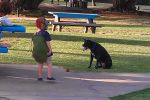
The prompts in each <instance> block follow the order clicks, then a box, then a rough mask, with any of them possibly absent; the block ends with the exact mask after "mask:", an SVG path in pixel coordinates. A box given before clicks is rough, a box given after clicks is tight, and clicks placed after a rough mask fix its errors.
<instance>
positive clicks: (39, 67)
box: [38, 64, 43, 78]
mask: <svg viewBox="0 0 150 100" xmlns="http://www.w3.org/2000/svg"><path fill="white" fill-rule="evenodd" d="M42 74H43V64H38V78H42Z"/></svg>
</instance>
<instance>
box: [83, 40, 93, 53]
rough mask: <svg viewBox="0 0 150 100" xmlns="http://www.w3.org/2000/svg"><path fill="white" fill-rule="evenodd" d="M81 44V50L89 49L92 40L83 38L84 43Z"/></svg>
mask: <svg viewBox="0 0 150 100" xmlns="http://www.w3.org/2000/svg"><path fill="white" fill-rule="evenodd" d="M82 46H83V51H84V50H87V49H91V47H92V41H91V40H87V39H84V43H83V45H82Z"/></svg>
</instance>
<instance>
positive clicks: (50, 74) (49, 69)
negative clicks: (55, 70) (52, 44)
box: [47, 64, 52, 78]
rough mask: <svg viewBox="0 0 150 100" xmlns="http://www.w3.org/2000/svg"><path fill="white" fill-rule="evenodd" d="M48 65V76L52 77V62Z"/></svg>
mask: <svg viewBox="0 0 150 100" xmlns="http://www.w3.org/2000/svg"><path fill="white" fill-rule="evenodd" d="M47 67H48V70H47V71H48V72H47V74H48V75H47V77H49V78H51V77H52V64H47Z"/></svg>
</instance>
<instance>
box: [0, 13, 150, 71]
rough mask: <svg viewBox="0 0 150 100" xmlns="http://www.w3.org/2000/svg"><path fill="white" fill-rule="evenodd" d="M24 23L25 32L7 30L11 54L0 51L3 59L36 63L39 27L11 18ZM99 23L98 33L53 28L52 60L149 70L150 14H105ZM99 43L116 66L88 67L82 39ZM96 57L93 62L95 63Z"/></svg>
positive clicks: (77, 66)
mask: <svg viewBox="0 0 150 100" xmlns="http://www.w3.org/2000/svg"><path fill="white" fill-rule="evenodd" d="M12 21H13V22H14V23H16V24H24V25H25V26H26V28H27V32H26V33H14V34H10V33H7V32H6V33H4V37H3V39H7V40H9V41H10V43H11V47H10V48H9V53H8V54H0V56H1V57H0V63H17V64H36V62H35V61H34V59H33V58H32V53H31V49H32V45H31V38H32V35H33V33H34V32H36V28H35V26H34V21H32V20H30V21H28V20H24V19H21V20H12ZM96 22H97V23H102V24H104V25H105V27H103V28H97V32H96V34H91V33H87V34H85V33H83V28H82V27H65V28H64V29H63V32H54V33H52V32H51V26H50V27H49V29H48V31H49V32H50V33H51V35H52V38H53V41H52V47H53V52H54V56H53V64H54V65H58V66H62V67H68V68H70V69H73V70H78V71H98V72H99V71H102V72H150V61H149V58H150V47H149V46H150V43H149V41H150V28H149V27H150V18H149V17H137V16H136V17H135V16H134V17H133V16H132V17H131V16H123V15H122V16H102V17H100V18H97V19H96ZM84 38H88V39H91V40H93V41H96V42H98V43H100V44H101V45H102V46H104V47H105V48H106V49H107V50H108V52H109V53H110V55H111V57H112V60H113V67H112V69H110V70H106V69H105V70H104V69H99V70H94V69H93V68H92V69H88V68H87V66H88V65H89V53H90V51H89V50H88V51H85V52H83V51H82V44H83V39H84ZM94 64H95V61H94V63H93V66H94Z"/></svg>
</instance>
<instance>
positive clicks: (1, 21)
mask: <svg viewBox="0 0 150 100" xmlns="http://www.w3.org/2000/svg"><path fill="white" fill-rule="evenodd" d="M11 11H12V7H11V4H10V3H9V2H6V1H1V2H0V26H1V25H8V26H12V25H13V24H12V23H11V21H10V20H9V19H7V18H6V17H4V16H5V15H7V14H10V13H11ZM1 38H2V32H1V31H0V39H1ZM0 46H2V47H10V43H9V42H8V41H7V40H0Z"/></svg>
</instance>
